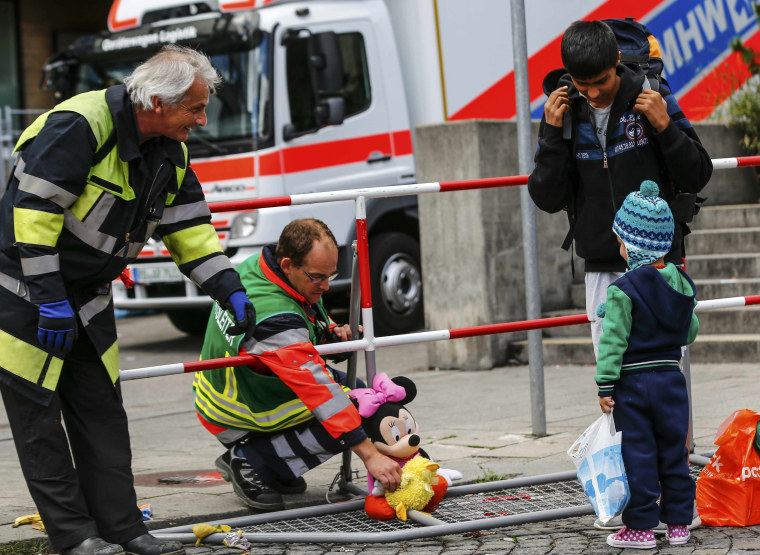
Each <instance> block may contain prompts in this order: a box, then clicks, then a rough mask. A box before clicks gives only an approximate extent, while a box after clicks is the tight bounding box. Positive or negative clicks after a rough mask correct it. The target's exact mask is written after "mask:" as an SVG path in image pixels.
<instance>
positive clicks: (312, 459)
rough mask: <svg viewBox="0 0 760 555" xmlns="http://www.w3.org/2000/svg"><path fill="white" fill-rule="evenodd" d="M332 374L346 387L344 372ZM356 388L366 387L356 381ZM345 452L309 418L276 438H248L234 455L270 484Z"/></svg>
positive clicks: (255, 436) (271, 435)
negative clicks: (236, 454) (240, 457)
mask: <svg viewBox="0 0 760 555" xmlns="http://www.w3.org/2000/svg"><path fill="white" fill-rule="evenodd" d="M332 372H333V374H334V376H335V381H336V382H338V383H339V384H340V385H347V382H348V378H347V376H346V373H345V372H341V371H340V370H335V369H334V368H333V369H332ZM356 387H367V386H366V385H365V384H364V382H363V381H362V380H360V379H358V378H357V380H356ZM348 448H349V447H348V446H347V445H345V444H344V442H343V441H341V440H339V439H336V438H334V437H332V436H331V435H330V433H329V432H328V431H327V430H326V429H325V427H324V426H323V425H322V423H321V422H319V421H318V420H317V419H316V418H312V419H311V420H309V421H308V422H304V423H303V424H300V425H299V426H295V427H293V428H290V429H288V430H285V431H283V432H278V433H276V434H253V433H252V434H249V435H248V436H247V437H246V438H245V439H243V440H242V441H240V442H239V443H238V446H237V447H236V452H237V453H238V454H239V455H242V456H244V457H245V458H246V460H247V461H248V464H250V465H251V466H252V467H253V469H254V470H255V471H256V472H257V473H258V474H259V475H260V476H261V477H262V479H263V480H264V481H265V482H268V483H271V482H272V481H273V480H292V479H294V478H297V477H298V476H301V475H303V474H305V473H306V472H307V471H308V470H311V469H312V468H315V467H317V466H319V465H320V464H322V463H323V462H325V461H326V460H328V459H330V458H332V457H333V456H334V455H337V454H339V453H343V452H344V451H346V450H347V449H348Z"/></svg>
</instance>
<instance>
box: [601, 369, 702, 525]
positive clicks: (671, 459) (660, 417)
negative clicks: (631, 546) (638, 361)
mask: <svg viewBox="0 0 760 555" xmlns="http://www.w3.org/2000/svg"><path fill="white" fill-rule="evenodd" d="M614 398H615V409H614V410H613V411H612V414H613V416H614V418H615V427H616V428H617V430H618V431H622V432H623V441H622V453H623V462H624V463H625V472H626V474H627V475H628V485H629V486H630V489H631V500H630V502H629V503H628V506H627V507H626V509H625V510H624V511H623V524H625V525H626V526H628V527H629V528H633V529H634V530H645V529H648V528H654V527H655V526H657V522H658V520H659V521H662V522H664V523H666V524H690V523H691V520H692V515H693V509H694V495H695V491H696V484H695V483H694V480H692V478H691V476H690V475H689V464H688V459H687V455H688V449H687V448H686V436H687V434H688V428H689V401H688V397H687V392H686V380H685V378H684V375H683V374H682V373H681V372H680V371H679V369H678V367H677V366H659V367H656V368H654V369H653V368H648V369H647V371H643V372H639V373H634V374H626V372H625V371H623V372H622V373H621V378H620V380H619V381H618V382H617V383H616V384H615V394H614ZM658 498H660V506H659V508H658V507H657V499H658Z"/></svg>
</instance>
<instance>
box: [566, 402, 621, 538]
mask: <svg viewBox="0 0 760 555" xmlns="http://www.w3.org/2000/svg"><path fill="white" fill-rule="evenodd" d="M622 435H623V432H616V431H615V421H614V420H613V418H612V412H608V413H605V414H602V416H600V417H599V418H598V419H597V420H596V421H595V422H594V423H593V424H591V426H589V427H588V428H586V431H584V432H583V433H582V434H581V435H580V437H579V438H578V439H576V440H575V443H573V444H572V446H571V447H570V449H568V450H567V454H568V455H569V456H570V458H571V459H573V462H574V463H575V468H577V469H578V481H579V482H580V483H581V486H583V489H584V491H585V492H586V496H587V497H588V499H589V501H590V502H591V505H592V506H593V507H594V511H595V512H596V515H597V516H598V517H599V520H601V521H602V522H603V523H604V524H607V523H608V522H609V521H610V520H611V519H612V518H613V517H615V516H617V515H619V514H620V513H622V512H623V509H624V508H625V506H626V505H627V504H628V500H629V499H630V498H631V491H630V489H629V488H628V479H627V478H626V475H625V465H624V464H623V455H622V453H621V451H620V441H621V438H622Z"/></svg>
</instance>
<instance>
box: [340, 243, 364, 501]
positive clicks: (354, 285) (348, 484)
mask: <svg viewBox="0 0 760 555" xmlns="http://www.w3.org/2000/svg"><path fill="white" fill-rule="evenodd" d="M351 252H352V253H353V258H352V263H351V300H350V301H349V305H348V306H349V312H348V327H349V328H351V337H352V338H357V337H359V311H360V310H361V291H360V289H359V288H360V287H361V284H360V283H359V257H358V256H357V254H356V241H354V242H353V244H352V245H351ZM357 357H358V355H357V352H356V351H354V352H352V353H351V356H350V357H349V359H348V362H347V365H346V374H347V381H348V387H350V388H351V389H354V388H355V387H356V363H357ZM351 472H352V471H351V450H350V449H349V450H346V451H344V452H343V463H342V465H341V467H340V479H339V481H338V490H339V491H340V492H341V493H349V494H352V495H364V494H365V492H364V491H362V489H361V488H360V487H359V486H357V485H356V484H354V483H353V481H352V476H351Z"/></svg>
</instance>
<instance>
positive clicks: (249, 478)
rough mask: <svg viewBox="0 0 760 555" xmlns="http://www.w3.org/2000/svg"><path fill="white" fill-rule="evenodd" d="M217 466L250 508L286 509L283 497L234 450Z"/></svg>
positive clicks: (263, 509) (218, 462)
mask: <svg viewBox="0 0 760 555" xmlns="http://www.w3.org/2000/svg"><path fill="white" fill-rule="evenodd" d="M233 448H234V447H233ZM215 464H216V468H217V469H219V472H220V474H221V475H222V478H224V479H225V480H227V481H228V482H230V483H231V484H232V489H233V490H234V492H235V494H236V495H237V496H238V497H239V498H240V500H241V501H242V502H243V503H245V504H246V505H248V506H249V507H251V508H254V509H259V510H262V511H277V510H280V509H284V508H285V504H284V503H283V501H282V495H280V493H279V492H278V491H275V490H274V488H272V487H271V486H270V485H268V484H265V483H264V482H263V480H262V479H261V476H259V475H258V474H257V473H256V471H255V470H254V469H253V468H252V467H251V465H249V464H248V461H246V460H245V458H244V457H238V456H237V455H235V454H234V453H233V452H232V449H230V450H229V451H227V453H225V454H224V455H222V456H220V457H217V459H216V461H215Z"/></svg>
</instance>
